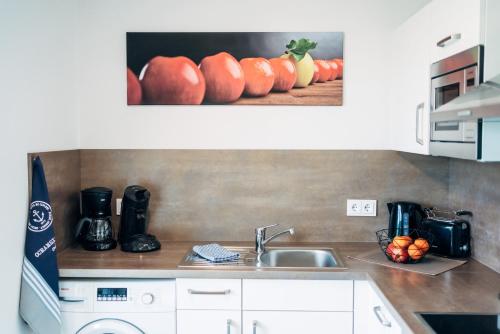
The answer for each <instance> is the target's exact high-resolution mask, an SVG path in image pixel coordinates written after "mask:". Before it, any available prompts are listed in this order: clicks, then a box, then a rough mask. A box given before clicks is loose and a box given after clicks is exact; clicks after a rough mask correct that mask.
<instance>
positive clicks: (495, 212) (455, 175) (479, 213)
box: [449, 159, 500, 272]
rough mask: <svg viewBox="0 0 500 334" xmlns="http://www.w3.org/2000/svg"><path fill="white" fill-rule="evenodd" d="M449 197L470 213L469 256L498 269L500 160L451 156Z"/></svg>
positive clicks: (499, 247)
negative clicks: (470, 253) (470, 241)
mask: <svg viewBox="0 0 500 334" xmlns="http://www.w3.org/2000/svg"><path fill="white" fill-rule="evenodd" d="M449 199H450V205H451V206H453V207H454V208H455V209H462V208H463V209H468V210H471V211H472V212H473V213H474V218H473V219H472V252H473V256H474V257H475V258H476V259H478V260H479V261H481V262H482V263H484V264H486V265H487V266H489V267H491V268H492V269H494V270H496V271H497V272H500V244H499V242H500V163H486V164H482V163H477V162H470V161H464V160H456V159H451V160H450V196H449Z"/></svg>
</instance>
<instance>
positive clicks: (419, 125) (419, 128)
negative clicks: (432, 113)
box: [415, 103, 424, 145]
mask: <svg viewBox="0 0 500 334" xmlns="http://www.w3.org/2000/svg"><path fill="white" fill-rule="evenodd" d="M423 112H424V104H423V103H420V104H419V105H418V106H417V110H416V114H417V120H416V122H415V124H416V126H415V139H416V140H417V143H418V144H420V145H424V138H423V135H424V128H423V126H424V124H423V122H421V121H420V119H421V118H422V119H423V117H421V113H423ZM420 133H422V137H421V136H420Z"/></svg>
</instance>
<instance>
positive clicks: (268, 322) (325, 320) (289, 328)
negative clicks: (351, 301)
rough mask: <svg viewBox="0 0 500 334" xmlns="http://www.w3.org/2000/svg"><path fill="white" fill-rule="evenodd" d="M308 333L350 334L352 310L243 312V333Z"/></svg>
mask: <svg viewBox="0 0 500 334" xmlns="http://www.w3.org/2000/svg"><path fill="white" fill-rule="evenodd" d="M309 333H311V334H332V333H335V334H352V312H297V311H244V312H243V334H309Z"/></svg>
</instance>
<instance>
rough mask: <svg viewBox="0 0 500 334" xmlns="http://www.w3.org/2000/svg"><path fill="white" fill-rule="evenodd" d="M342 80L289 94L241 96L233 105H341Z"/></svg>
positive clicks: (293, 90)
mask: <svg viewBox="0 0 500 334" xmlns="http://www.w3.org/2000/svg"><path fill="white" fill-rule="evenodd" d="M342 87H343V80H335V81H327V82H324V83H316V84H314V85H310V86H308V87H306V88H294V89H292V90H291V91H289V92H285V93H277V92H271V93H270V94H269V95H267V96H264V97H245V96H242V97H241V98H240V99H239V100H238V101H236V102H234V104H243V105H314V106H317V105H326V106H341V105H342V95H343V94H342Z"/></svg>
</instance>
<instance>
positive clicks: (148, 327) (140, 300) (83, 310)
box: [59, 279, 175, 334]
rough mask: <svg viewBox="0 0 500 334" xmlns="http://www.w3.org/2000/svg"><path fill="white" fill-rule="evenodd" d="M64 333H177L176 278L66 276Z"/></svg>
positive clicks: (63, 284) (61, 287) (61, 289)
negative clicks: (67, 277) (89, 277)
mask: <svg viewBox="0 0 500 334" xmlns="http://www.w3.org/2000/svg"><path fill="white" fill-rule="evenodd" d="M59 297H60V300H61V311H62V328H63V331H62V333H63V334H110V333H112V334H175V280H164V279H102V280H101V279H99V280H90V279H85V280H83V279H65V280H61V281H60V282H59Z"/></svg>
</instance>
